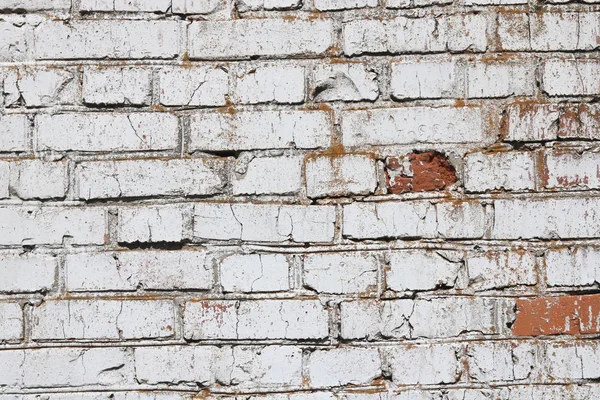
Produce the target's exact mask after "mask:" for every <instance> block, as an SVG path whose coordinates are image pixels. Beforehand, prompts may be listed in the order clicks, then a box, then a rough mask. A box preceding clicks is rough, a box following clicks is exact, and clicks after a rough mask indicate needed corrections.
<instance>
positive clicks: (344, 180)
mask: <svg viewBox="0 0 600 400" xmlns="http://www.w3.org/2000/svg"><path fill="white" fill-rule="evenodd" d="M376 188H377V171H376V169H375V160H374V157H373V156H370V155H359V154H343V155H332V156H329V155H324V156H320V155H316V156H314V157H313V156H309V157H308V158H307V161H306V190H307V194H308V197H313V198H315V197H340V196H350V195H367V194H371V193H374V192H375V189H376Z"/></svg>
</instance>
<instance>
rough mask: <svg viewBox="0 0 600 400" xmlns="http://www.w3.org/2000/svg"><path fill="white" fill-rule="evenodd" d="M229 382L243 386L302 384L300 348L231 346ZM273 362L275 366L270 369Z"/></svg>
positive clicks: (277, 386)
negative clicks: (231, 367) (231, 358)
mask: <svg viewBox="0 0 600 400" xmlns="http://www.w3.org/2000/svg"><path fill="white" fill-rule="evenodd" d="M233 359H234V360H235V362H234V363H233V370H232V371H230V373H231V382H232V383H234V384H238V387H239V388H241V389H244V388H249V389H250V388H281V387H283V388H289V387H290V386H291V387H293V386H300V385H301V384H302V349H301V348H298V347H294V346H266V347H259V348H256V347H239V346H238V347H234V348H233ZM274 365H277V366H278V368H273V366H274Z"/></svg>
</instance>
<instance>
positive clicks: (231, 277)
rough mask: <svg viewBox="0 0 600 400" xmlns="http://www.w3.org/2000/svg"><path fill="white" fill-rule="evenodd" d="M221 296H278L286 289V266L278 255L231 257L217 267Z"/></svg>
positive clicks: (287, 269) (286, 263) (287, 263)
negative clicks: (231, 293)
mask: <svg viewBox="0 0 600 400" xmlns="http://www.w3.org/2000/svg"><path fill="white" fill-rule="evenodd" d="M219 272H220V277H221V286H222V287H223V291H225V292H243V293H255V292H279V291H286V290H289V289H290V283H289V280H290V278H289V273H290V262H289V260H288V259H287V258H286V257H285V256H284V255H282V254H234V255H230V256H227V257H226V258H224V259H223V260H221V262H220V264H219Z"/></svg>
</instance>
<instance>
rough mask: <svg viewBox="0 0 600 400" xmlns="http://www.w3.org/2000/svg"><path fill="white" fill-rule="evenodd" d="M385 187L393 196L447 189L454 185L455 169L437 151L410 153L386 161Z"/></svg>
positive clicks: (455, 179)
mask: <svg viewBox="0 0 600 400" xmlns="http://www.w3.org/2000/svg"><path fill="white" fill-rule="evenodd" d="M385 173H386V186H387V187H388V189H389V191H391V192H392V193H394V194H401V193H405V192H430V191H436V190H444V189H449V188H450V187H451V186H452V185H453V184H455V183H456V181H457V178H456V169H455V168H454V166H453V165H452V164H451V163H450V161H449V160H448V158H447V157H446V156H445V155H444V154H442V153H439V152H437V151H426V152H423V153H411V154H407V155H404V156H401V157H388V158H387V159H386V169H385Z"/></svg>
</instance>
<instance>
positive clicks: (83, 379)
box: [0, 347, 134, 388]
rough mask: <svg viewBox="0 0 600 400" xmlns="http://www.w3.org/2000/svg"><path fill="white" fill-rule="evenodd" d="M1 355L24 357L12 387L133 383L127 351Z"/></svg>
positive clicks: (59, 350)
mask: <svg viewBox="0 0 600 400" xmlns="http://www.w3.org/2000/svg"><path fill="white" fill-rule="evenodd" d="M2 353H5V354H2V355H1V357H3V358H5V357H8V358H9V359H11V358H15V357H19V356H20V357H22V360H23V361H22V363H20V364H19V365H20V368H17V371H20V374H19V377H18V378H17V379H16V380H15V381H14V382H13V384H18V385H19V386H22V387H25V388H52V387H84V386H90V385H101V386H107V387H109V386H118V385H127V384H129V385H131V384H133V383H134V381H133V377H134V362H133V358H132V351H131V350H130V349H127V348H118V347H113V348H110V347H108V348H77V347H71V348H46V349H31V350H27V351H25V352H24V351H23V350H10V351H9V352H2ZM48 360H52V362H51V363H50V362H48ZM0 361H4V360H1V359H0ZM2 364H5V362H2ZM13 365H16V364H14V363H13Z"/></svg>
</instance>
